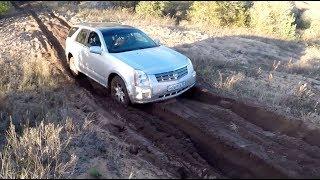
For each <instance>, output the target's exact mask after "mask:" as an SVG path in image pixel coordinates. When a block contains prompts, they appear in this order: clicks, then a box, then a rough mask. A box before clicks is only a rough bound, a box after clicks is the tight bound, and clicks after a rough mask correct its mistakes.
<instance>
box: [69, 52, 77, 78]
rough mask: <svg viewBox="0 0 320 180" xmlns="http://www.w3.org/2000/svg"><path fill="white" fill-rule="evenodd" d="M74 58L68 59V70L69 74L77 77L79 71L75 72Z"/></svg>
mask: <svg viewBox="0 0 320 180" xmlns="http://www.w3.org/2000/svg"><path fill="white" fill-rule="evenodd" d="M74 61H75V60H74V57H70V59H69V68H70V71H71V74H72V75H73V76H74V77H76V76H78V75H79V71H78V70H77V68H76V66H75V62H74Z"/></svg>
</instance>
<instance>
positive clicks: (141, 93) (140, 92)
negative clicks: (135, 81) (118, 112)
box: [136, 86, 151, 99]
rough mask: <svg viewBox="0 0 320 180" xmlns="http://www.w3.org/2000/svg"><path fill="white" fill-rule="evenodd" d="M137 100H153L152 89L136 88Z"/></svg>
mask: <svg viewBox="0 0 320 180" xmlns="http://www.w3.org/2000/svg"><path fill="white" fill-rule="evenodd" d="M136 98H137V99H149V98H151V89H150V88H149V87H139V86H136Z"/></svg>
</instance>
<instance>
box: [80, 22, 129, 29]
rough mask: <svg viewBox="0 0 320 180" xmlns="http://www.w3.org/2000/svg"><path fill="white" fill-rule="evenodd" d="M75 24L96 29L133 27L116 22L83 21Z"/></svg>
mask: <svg viewBox="0 0 320 180" xmlns="http://www.w3.org/2000/svg"><path fill="white" fill-rule="evenodd" d="M75 26H79V27H87V28H88V27H89V28H93V29H98V30H107V29H128V28H134V27H132V26H128V25H122V24H119V23H117V22H85V23H79V24H77V25H75Z"/></svg>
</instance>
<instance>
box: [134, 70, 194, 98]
mask: <svg viewBox="0 0 320 180" xmlns="http://www.w3.org/2000/svg"><path fill="white" fill-rule="evenodd" d="M149 80H150V84H151V88H150V89H151V97H148V98H136V96H135V95H136V94H137V93H138V92H136V90H133V92H134V93H132V94H131V95H129V96H130V100H131V102H132V103H139V104H143V103H149V102H158V101H163V100H166V99H170V98H173V97H176V96H179V95H180V94H182V93H184V92H186V91H187V90H188V89H190V88H191V87H193V86H194V85H195V83H196V72H195V71H193V72H191V73H188V74H187V75H185V76H184V77H182V78H180V79H178V80H172V81H164V82H158V81H157V79H156V77H155V76H151V77H149ZM181 84H182V85H181ZM176 85H179V86H180V87H178V88H170V87H174V86H176Z"/></svg>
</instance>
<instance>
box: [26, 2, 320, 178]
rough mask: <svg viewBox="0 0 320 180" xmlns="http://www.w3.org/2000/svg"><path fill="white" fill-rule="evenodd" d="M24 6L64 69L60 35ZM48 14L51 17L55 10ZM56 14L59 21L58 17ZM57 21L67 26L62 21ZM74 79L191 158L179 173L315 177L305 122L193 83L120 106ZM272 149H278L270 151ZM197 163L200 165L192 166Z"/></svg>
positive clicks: (314, 150)
mask: <svg viewBox="0 0 320 180" xmlns="http://www.w3.org/2000/svg"><path fill="white" fill-rule="evenodd" d="M29 11H30V14H31V15H32V16H33V17H34V19H35V20H36V21H37V23H38V25H39V28H40V29H41V30H42V32H43V33H44V34H45V35H46V37H47V39H48V41H49V42H50V44H51V45H52V47H53V50H54V51H55V52H54V55H55V56H56V57H57V59H59V60H60V63H61V64H62V66H63V67H64V68H65V69H68V66H67V63H66V57H65V55H64V48H63V46H62V44H63V43H62V42H60V41H61V37H60V41H59V39H58V38H56V37H55V35H54V32H51V31H50V30H49V29H48V27H47V26H46V25H45V23H43V22H42V21H41V20H40V19H39V17H38V16H37V14H36V13H35V12H33V11H32V10H31V8H30V10H29ZM51 17H53V18H55V16H54V15H51ZM56 19H57V20H58V21H59V22H60V23H61V22H62V21H63V20H62V19H58V18H56ZM61 24H62V25H64V26H66V24H67V23H66V22H65V23H61ZM62 38H64V37H62ZM61 71H65V70H61ZM67 72H68V74H67V75H68V76H69V77H70V76H71V74H70V73H69V71H68V70H67ZM76 82H77V84H78V85H79V86H80V87H83V88H85V89H87V90H88V91H89V92H90V93H91V94H92V95H93V96H94V98H95V101H96V103H97V104H98V105H99V106H101V107H103V108H105V109H108V110H110V111H115V112H117V113H118V114H120V116H121V117H123V123H124V124H126V125H129V124H131V125H133V129H134V130H135V131H136V132H137V133H139V134H142V135H143V136H144V137H146V138H147V139H149V140H150V141H151V142H153V143H154V144H155V145H156V146H157V147H158V148H159V149H161V150H163V151H164V152H166V153H168V154H170V155H171V156H172V157H173V158H176V160H177V161H180V162H184V164H186V163H190V164H192V165H182V169H181V168H178V166H177V167H174V168H173V169H177V168H178V169H177V173H178V174H180V177H203V176H202V175H203V174H202V175H199V173H197V172H198V171H199V169H204V168H207V169H209V170H208V172H206V173H205V174H206V175H208V174H215V175H217V174H223V175H226V176H227V177H235V178H255V177H260V178H265V177H272V178H275V177H281V178H288V177H289V178H297V177H319V172H320V169H319V168H320V165H319V163H318V162H320V161H319V160H320V157H319V155H318V154H319V152H320V150H319V148H318V147H316V146H319V144H320V143H319V140H318V138H317V136H318V131H310V130H308V129H307V128H304V126H303V124H302V123H299V121H297V123H296V122H295V121H287V119H284V118H282V117H279V116H276V115H274V114H270V113H269V112H267V111H264V110H263V109H262V108H260V107H256V106H250V105H247V104H244V103H241V102H237V101H235V100H232V99H228V98H222V97H220V96H217V95H213V94H209V93H207V92H204V91H202V90H199V89H198V88H194V89H193V90H194V91H193V92H192V93H191V94H192V95H191V96H190V97H188V98H182V99H181V98H178V101H177V102H172V103H170V102H165V103H155V104H147V105H138V106H134V107H130V108H129V109H123V108H121V107H118V106H117V105H114V104H113V103H110V101H111V100H110V98H108V97H105V96H101V95H98V94H96V89H95V88H93V87H92V86H91V85H90V83H89V81H88V80H86V78H80V79H77V81H76ZM216 106H219V107H220V109H219V108H217V107H216ZM194 107H197V108H196V109H194ZM217 112H220V113H217ZM209 115H211V116H209ZM224 116H227V117H229V119H225V118H224ZM205 121H207V122H208V121H209V122H210V123H208V124H209V125H210V126H209V127H210V128H208V126H206V124H202V123H203V122H205ZM270 121H271V122H270ZM266 122H270V123H266ZM288 122H290V123H288ZM197 123H199V124H197ZM227 123H229V124H227ZM105 128H108V129H110V130H112V129H113V130H114V128H116V129H119V130H118V133H121V132H125V128H123V127H120V128H118V127H117V126H113V127H111V126H108V127H105ZM230 128H231V130H230ZM266 131H270V132H268V133H267V132H266ZM114 132H115V133H117V131H114ZM235 132H236V133H235ZM278 133H280V135H279V134H278ZM172 137H174V138H173V139H172ZM318 137H319V136H318ZM170 138H171V139H170ZM188 139H191V140H192V141H193V142H192V143H193V144H194V145H192V144H190V143H189V142H188ZM173 142H174V143H173ZM305 142H306V143H305ZM310 145H314V146H310ZM144 151H148V150H147V149H146V150H144ZM266 151H268V152H266ZM269 151H270V152H273V153H270V152H269ZM275 152H276V153H278V154H276V155H274V154H275ZM287 152H288V153H287ZM199 155H201V156H199ZM285 156H288V157H289V160H288V159H286V158H288V157H285ZM295 156H296V157H295ZM195 157H196V158H195ZM282 158H283V160H282ZM295 161H297V162H295ZM317 161H318V162H317ZM196 166H200V168H198V169H197V168H195V167H196ZM164 168H165V167H164ZM192 168H194V169H192ZM215 169H217V170H215ZM217 171H218V173H216V172H217Z"/></svg>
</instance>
